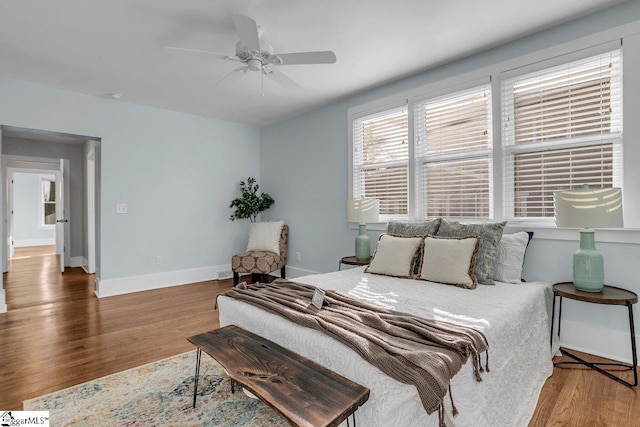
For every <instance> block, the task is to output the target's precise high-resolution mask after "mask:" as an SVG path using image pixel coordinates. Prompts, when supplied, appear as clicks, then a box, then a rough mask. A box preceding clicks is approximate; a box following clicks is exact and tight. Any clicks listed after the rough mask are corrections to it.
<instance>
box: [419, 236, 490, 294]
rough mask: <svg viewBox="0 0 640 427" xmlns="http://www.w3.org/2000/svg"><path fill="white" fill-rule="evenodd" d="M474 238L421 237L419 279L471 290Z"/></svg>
mask: <svg viewBox="0 0 640 427" xmlns="http://www.w3.org/2000/svg"><path fill="white" fill-rule="evenodd" d="M479 246H480V243H479V239H478V237H475V236H470V237H462V238H456V237H453V238H443V237H425V239H424V248H423V250H422V254H423V255H422V269H421V270H420V279H422V280H428V281H430V282H438V283H444V284H447V285H456V286H461V287H463V288H467V289H475V288H476V286H477V285H478V281H477V280H476V276H475V274H474V273H473V270H474V267H475V261H476V255H477V253H478V247H479Z"/></svg>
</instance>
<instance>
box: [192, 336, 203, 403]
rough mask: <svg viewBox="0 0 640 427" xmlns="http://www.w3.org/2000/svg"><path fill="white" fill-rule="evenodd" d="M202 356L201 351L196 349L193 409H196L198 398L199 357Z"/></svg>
mask: <svg viewBox="0 0 640 427" xmlns="http://www.w3.org/2000/svg"><path fill="white" fill-rule="evenodd" d="M201 356H202V349H201V348H200V347H198V353H197V355H196V376H195V381H194V382H193V407H194V408H195V407H196V397H198V378H200V357H201Z"/></svg>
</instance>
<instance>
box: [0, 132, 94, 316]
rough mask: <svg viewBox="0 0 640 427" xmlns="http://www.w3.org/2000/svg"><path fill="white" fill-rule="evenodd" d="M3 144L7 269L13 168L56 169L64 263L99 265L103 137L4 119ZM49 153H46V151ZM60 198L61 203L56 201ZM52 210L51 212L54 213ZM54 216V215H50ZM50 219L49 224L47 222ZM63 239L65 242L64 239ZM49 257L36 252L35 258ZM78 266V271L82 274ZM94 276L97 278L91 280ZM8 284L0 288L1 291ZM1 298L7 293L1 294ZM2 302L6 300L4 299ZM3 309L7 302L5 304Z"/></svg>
mask: <svg viewBox="0 0 640 427" xmlns="http://www.w3.org/2000/svg"><path fill="white" fill-rule="evenodd" d="M0 147H1V149H2V190H3V191H2V193H3V194H2V200H3V206H4V209H3V212H2V213H3V215H5V221H3V233H2V238H3V240H2V242H3V243H2V245H1V246H2V250H1V251H0V253H1V254H2V263H3V271H5V272H6V271H8V270H9V269H10V267H11V265H10V263H9V259H10V257H11V255H12V252H13V251H14V250H15V245H14V244H13V243H15V238H14V237H15V236H14V230H12V229H11V227H10V225H11V224H10V223H11V206H12V200H10V199H9V198H10V193H11V191H9V190H10V188H11V187H10V185H11V178H10V174H11V173H37V174H39V175H42V174H47V173H53V174H55V175H56V176H55V179H53V181H55V186H56V188H55V191H56V196H60V198H59V199H58V200H56V209H55V215H56V220H55V225H54V227H57V229H58V232H57V233H56V241H57V242H58V246H59V247H58V248H57V249H56V252H57V253H58V254H59V257H60V261H61V262H59V263H57V264H59V266H60V267H61V271H64V270H63V268H65V267H67V268H68V267H71V268H75V269H77V272H80V273H81V274H94V273H96V274H97V273H98V271H99V248H98V245H99V236H98V230H99V213H98V211H99V208H98V207H99V197H98V195H99V190H98V188H99V173H100V172H99V171H100V139H99V138H94V137H87V136H82V135H69V134H60V133H55V132H47V131H39V130H33V129H25V128H16V127H10V126H2V125H0ZM45 156H46V157H45ZM58 202H59V203H61V205H60V207H59V208H58V205H57V203H58ZM52 212H53V211H51V212H50V213H52ZM49 222H51V219H50V220H49ZM48 225H50V224H48ZM60 241H63V242H64V244H62V245H61V244H60V243H59V242H60ZM37 259H41V260H42V261H43V262H45V261H44V260H45V259H46V262H47V263H48V264H50V263H51V258H50V257H43V256H36V257H34V261H37ZM77 272H74V274H77ZM91 281H92V282H93V281H94V280H93V279H92V280H91ZM3 293H4V287H1V288H0V294H3ZM2 296H4V297H5V298H4V299H5V300H6V299H7V298H6V297H7V295H0V297H2ZM0 299H2V298H0ZM0 302H2V301H0ZM0 312H2V304H0Z"/></svg>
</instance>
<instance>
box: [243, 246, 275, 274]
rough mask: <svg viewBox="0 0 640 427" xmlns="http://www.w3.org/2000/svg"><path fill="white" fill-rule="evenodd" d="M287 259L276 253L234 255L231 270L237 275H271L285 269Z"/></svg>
mask: <svg viewBox="0 0 640 427" xmlns="http://www.w3.org/2000/svg"><path fill="white" fill-rule="evenodd" d="M285 262H286V259H285V258H284V257H283V256H280V255H278V254H276V253H274V252H266V251H251V252H245V253H243V254H237V255H234V256H233V257H232V258H231V269H232V270H233V271H234V272H236V273H256V274H269V273H271V272H272V271H275V270H277V269H279V268H282V267H284V265H285Z"/></svg>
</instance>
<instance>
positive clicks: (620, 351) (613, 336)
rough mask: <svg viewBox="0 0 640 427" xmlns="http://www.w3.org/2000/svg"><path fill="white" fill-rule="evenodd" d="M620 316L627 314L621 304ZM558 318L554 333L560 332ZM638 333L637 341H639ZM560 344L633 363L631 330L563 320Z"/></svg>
mask: <svg viewBox="0 0 640 427" xmlns="http://www.w3.org/2000/svg"><path fill="white" fill-rule="evenodd" d="M619 311H620V316H625V317H626V315H627V313H626V310H625V307H624V306H620V310H619ZM557 322H558V318H557V317H556V323H555V328H554V332H553V333H554V334H557V332H558V323H557ZM639 338H640V337H638V336H637V335H636V342H638V339H639ZM560 344H561V346H562V347H566V348H568V349H571V350H577V351H582V352H584V353H589V354H593V355H595V356H600V357H606V358H607V359H613V360H617V361H620V362H623V363H632V359H631V339H630V336H629V331H628V330H627V331H626V332H624V331H617V330H613V329H607V328H601V327H598V326H592V325H587V324H586V323H578V322H572V321H570V320H562V327H561V328H560Z"/></svg>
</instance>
